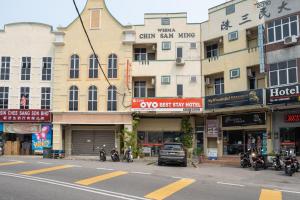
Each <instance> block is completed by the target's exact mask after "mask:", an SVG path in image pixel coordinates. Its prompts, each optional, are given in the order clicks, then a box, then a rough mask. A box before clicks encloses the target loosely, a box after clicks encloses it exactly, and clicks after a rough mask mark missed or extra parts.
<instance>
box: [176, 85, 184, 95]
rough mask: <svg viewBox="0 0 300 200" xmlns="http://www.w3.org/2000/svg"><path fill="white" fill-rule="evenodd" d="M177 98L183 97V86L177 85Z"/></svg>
mask: <svg viewBox="0 0 300 200" xmlns="http://www.w3.org/2000/svg"><path fill="white" fill-rule="evenodd" d="M177 96H178V97H182V96H183V85H182V84H177Z"/></svg>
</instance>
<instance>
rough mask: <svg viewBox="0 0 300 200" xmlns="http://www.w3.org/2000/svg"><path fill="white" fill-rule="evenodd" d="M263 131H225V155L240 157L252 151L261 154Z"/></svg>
mask: <svg viewBox="0 0 300 200" xmlns="http://www.w3.org/2000/svg"><path fill="white" fill-rule="evenodd" d="M262 136H263V131H247V130H234V131H224V133H223V151H224V155H238V154H240V153H245V152H246V151H248V149H250V150H251V151H256V152H261V150H262Z"/></svg>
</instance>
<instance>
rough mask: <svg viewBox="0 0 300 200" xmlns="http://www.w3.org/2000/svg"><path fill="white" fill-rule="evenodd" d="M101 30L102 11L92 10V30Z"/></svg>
mask: <svg viewBox="0 0 300 200" xmlns="http://www.w3.org/2000/svg"><path fill="white" fill-rule="evenodd" d="M99 28H100V9H93V10H91V29H99Z"/></svg>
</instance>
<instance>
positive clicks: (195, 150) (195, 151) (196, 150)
mask: <svg viewBox="0 0 300 200" xmlns="http://www.w3.org/2000/svg"><path fill="white" fill-rule="evenodd" d="M194 155H195V156H200V155H203V149H202V148H199V147H198V148H195V149H194Z"/></svg>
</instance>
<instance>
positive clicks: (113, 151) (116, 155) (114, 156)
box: [110, 147, 120, 162]
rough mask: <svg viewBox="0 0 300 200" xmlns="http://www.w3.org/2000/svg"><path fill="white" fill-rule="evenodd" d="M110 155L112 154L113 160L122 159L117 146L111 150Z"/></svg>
mask: <svg viewBox="0 0 300 200" xmlns="http://www.w3.org/2000/svg"><path fill="white" fill-rule="evenodd" d="M110 155H111V160H112V161H113V162H119V161H120V156H119V152H118V150H117V147H115V148H113V149H112V150H111V152H110Z"/></svg>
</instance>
